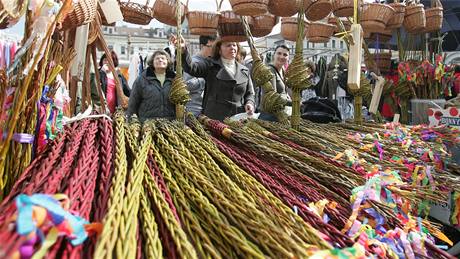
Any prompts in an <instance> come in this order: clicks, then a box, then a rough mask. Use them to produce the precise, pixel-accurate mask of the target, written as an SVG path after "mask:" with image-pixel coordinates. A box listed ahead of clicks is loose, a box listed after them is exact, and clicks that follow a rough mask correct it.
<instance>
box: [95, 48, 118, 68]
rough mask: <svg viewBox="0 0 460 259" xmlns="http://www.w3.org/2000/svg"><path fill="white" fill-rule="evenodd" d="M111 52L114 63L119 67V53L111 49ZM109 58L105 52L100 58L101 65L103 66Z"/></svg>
mask: <svg viewBox="0 0 460 259" xmlns="http://www.w3.org/2000/svg"><path fill="white" fill-rule="evenodd" d="M110 54H111V55H112V60H113V65H114V66H115V67H118V65H119V63H118V56H117V53H115V51H113V50H112V51H110ZM106 58H107V55H106V54H105V53H104V55H102V57H101V59H100V60H99V67H102V66H103V65H104V59H106Z"/></svg>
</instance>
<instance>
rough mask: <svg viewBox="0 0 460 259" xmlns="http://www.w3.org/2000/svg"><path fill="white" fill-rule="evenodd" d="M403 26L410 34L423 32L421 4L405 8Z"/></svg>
mask: <svg viewBox="0 0 460 259" xmlns="http://www.w3.org/2000/svg"><path fill="white" fill-rule="evenodd" d="M403 25H404V28H405V29H406V31H408V32H410V33H419V32H421V31H424V30H425V27H426V17H425V9H424V8H423V4H416V5H408V6H406V14H405V16H404V23H403Z"/></svg>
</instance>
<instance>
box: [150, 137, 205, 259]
mask: <svg viewBox="0 0 460 259" xmlns="http://www.w3.org/2000/svg"><path fill="white" fill-rule="evenodd" d="M153 147H154V145H151V150H153V152H154V153H155V157H157V156H158V155H159V153H158V151H157V150H154V148H153ZM144 188H146V190H147V193H148V195H149V197H150V198H151V199H152V200H153V203H154V205H155V206H156V208H157V209H158V211H159V212H160V215H161V218H162V219H163V220H164V222H165V224H166V227H167V228H168V230H169V233H170V234H171V237H172V239H173V241H174V244H175V246H176V250H177V253H178V255H179V257H180V258H184V259H189V258H190V259H198V256H197V254H196V251H195V249H194V248H193V245H192V244H191V243H190V241H189V240H188V239H187V235H186V234H185V232H184V230H182V228H181V226H180V224H179V222H177V220H176V217H175V216H174V214H173V213H172V211H171V209H170V208H169V205H168V203H167V202H166V200H165V199H164V197H163V194H162V193H161V190H160V189H159V188H158V186H157V185H156V183H155V179H154V178H153V176H152V174H151V173H150V171H148V170H146V171H144Z"/></svg>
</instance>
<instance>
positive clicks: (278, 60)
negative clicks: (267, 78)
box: [274, 48, 289, 67]
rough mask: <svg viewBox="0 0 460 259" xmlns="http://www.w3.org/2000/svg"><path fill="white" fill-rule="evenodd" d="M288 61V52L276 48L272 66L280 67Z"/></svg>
mask: <svg viewBox="0 0 460 259" xmlns="http://www.w3.org/2000/svg"><path fill="white" fill-rule="evenodd" d="M288 61H289V51H288V50H287V49H284V48H278V49H276V51H275V59H274V65H275V66H276V67H282V66H284V65H286V63H287V62H288Z"/></svg>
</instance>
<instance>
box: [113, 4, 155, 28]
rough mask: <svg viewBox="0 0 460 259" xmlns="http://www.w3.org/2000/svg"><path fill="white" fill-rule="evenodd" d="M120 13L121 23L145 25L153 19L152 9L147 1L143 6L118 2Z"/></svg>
mask: <svg viewBox="0 0 460 259" xmlns="http://www.w3.org/2000/svg"><path fill="white" fill-rule="evenodd" d="M120 9H121V13H122V14H123V21H125V22H129V23H133V24H139V25H147V24H149V23H150V21H151V20H152V19H153V11H152V8H151V7H149V6H148V1H147V3H146V4H145V5H142V4H138V3H132V2H129V1H128V2H120Z"/></svg>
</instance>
